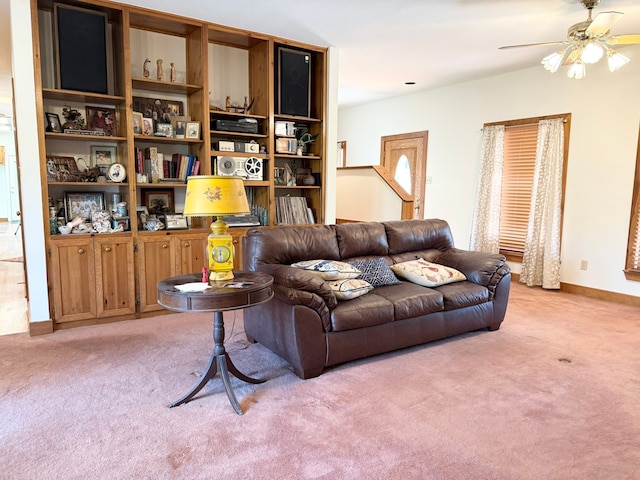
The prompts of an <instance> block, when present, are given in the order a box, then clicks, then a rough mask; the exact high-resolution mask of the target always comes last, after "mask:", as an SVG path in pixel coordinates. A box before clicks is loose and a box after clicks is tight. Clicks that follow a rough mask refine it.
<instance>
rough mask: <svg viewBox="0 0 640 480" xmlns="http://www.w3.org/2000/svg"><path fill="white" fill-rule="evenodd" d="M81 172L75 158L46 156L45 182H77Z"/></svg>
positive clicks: (79, 179)
mask: <svg viewBox="0 0 640 480" xmlns="http://www.w3.org/2000/svg"><path fill="white" fill-rule="evenodd" d="M80 177H81V172H80V170H79V169H78V163H77V161H76V159H75V157H70V156H63V155H47V181H49V182H79V181H81V178H80Z"/></svg>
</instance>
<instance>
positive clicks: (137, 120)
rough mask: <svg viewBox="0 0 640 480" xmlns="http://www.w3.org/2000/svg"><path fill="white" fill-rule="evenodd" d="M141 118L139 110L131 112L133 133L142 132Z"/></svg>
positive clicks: (138, 133)
mask: <svg viewBox="0 0 640 480" xmlns="http://www.w3.org/2000/svg"><path fill="white" fill-rule="evenodd" d="M142 118H143V117H142V114H141V113H140V112H133V133H134V134H135V135H142V133H143V132H144V130H143V128H144V127H143V123H142V121H143V120H142Z"/></svg>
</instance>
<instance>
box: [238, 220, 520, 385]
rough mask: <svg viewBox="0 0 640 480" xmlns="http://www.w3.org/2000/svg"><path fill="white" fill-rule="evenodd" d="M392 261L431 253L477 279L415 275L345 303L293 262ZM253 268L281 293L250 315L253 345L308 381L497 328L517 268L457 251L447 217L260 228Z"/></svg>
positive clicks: (251, 250)
mask: <svg viewBox="0 0 640 480" xmlns="http://www.w3.org/2000/svg"><path fill="white" fill-rule="evenodd" d="M379 257H382V258H384V259H386V262H387V264H388V265H392V264H394V263H400V262H405V261H409V260H414V259H416V258H423V259H425V260H427V261H429V262H433V263H438V264H441V265H446V266H449V267H453V268H455V269H457V270H459V271H461V272H462V273H464V274H465V275H466V277H467V280H465V281H462V282H457V283H450V284H448V285H442V286H439V287H436V288H427V287H423V286H420V285H416V284H414V283H411V282H408V281H401V282H400V283H399V284H398V285H387V286H381V287H377V288H374V289H373V290H371V291H370V292H369V293H367V294H366V295H364V296H361V297H358V298H355V299H352V300H347V301H340V300H337V299H336V297H335V295H334V292H333V291H332V290H331V289H330V288H329V286H328V284H327V282H325V280H323V279H322V278H320V277H318V276H317V275H315V274H313V273H311V272H309V271H306V270H301V269H299V268H293V267H291V264H293V263H295V262H299V261H303V260H315V259H325V260H341V261H351V260H356V259H375V258H379ZM243 258H244V269H245V270H254V271H262V272H266V273H269V274H271V275H272V276H273V277H274V293H275V296H274V298H273V299H272V300H271V301H269V302H267V303H264V304H262V305H258V306H256V307H252V308H248V309H246V310H245V311H244V326H245V332H246V334H247V337H248V338H249V340H251V341H257V342H260V343H262V344H263V345H264V346H265V347H267V348H269V349H270V350H272V351H273V352H275V353H276V354H278V355H279V356H281V357H282V358H284V359H286V360H287V361H288V362H289V363H290V364H291V365H292V366H293V369H294V371H295V373H296V374H297V375H298V376H299V377H300V378H311V377H316V376H318V375H320V374H321V373H322V371H323V370H324V369H325V368H326V367H329V366H332V365H337V364H340V363H344V362H347V361H350V360H355V359H358V358H364V357H368V356H371V355H376V354H380V353H383V352H389V351H392V350H397V349H401V348H405V347H409V346H413V345H418V344H422V343H426V342H430V341H434V340H439V339H442V338H446V337H450V336H453V335H458V334H461V333H465V332H470V331H475V330H480V329H488V330H497V329H498V328H499V327H500V324H501V323H502V320H503V318H504V315H505V312H506V308H507V301H508V298H509V289H510V281H511V273H510V269H509V266H508V265H507V264H506V260H505V258H504V257H503V256H502V255H494V254H487V253H480V252H471V251H465V250H459V249H455V248H454V244H453V238H452V235H451V231H450V229H449V225H448V224H447V222H445V221H444V220H438V219H431V220H399V221H388V222H362V223H344V224H338V225H315V226H307V227H305V226H282V227H275V228H269V229H259V228H255V229H251V230H249V231H248V233H247V236H246V237H245V238H244V240H243Z"/></svg>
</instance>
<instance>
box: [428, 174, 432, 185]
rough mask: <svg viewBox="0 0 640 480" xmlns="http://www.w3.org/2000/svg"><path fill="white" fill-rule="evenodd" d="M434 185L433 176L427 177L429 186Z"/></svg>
mask: <svg viewBox="0 0 640 480" xmlns="http://www.w3.org/2000/svg"><path fill="white" fill-rule="evenodd" d="M432 183H433V178H432V177H431V175H427V185H431V184H432Z"/></svg>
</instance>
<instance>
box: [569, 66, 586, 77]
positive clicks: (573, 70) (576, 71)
mask: <svg viewBox="0 0 640 480" xmlns="http://www.w3.org/2000/svg"><path fill="white" fill-rule="evenodd" d="M586 75H587V69H586V67H585V66H584V63H581V62H576V63H574V64H572V65H571V66H570V67H569V70H568V71H567V76H568V77H569V78H575V79H576V80H580V79H581V78H584V77H585V76H586Z"/></svg>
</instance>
